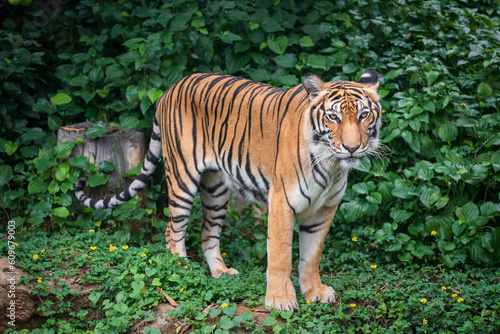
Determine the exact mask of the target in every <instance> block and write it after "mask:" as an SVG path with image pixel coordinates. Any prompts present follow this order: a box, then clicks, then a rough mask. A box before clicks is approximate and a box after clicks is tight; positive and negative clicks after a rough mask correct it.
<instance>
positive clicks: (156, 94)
mask: <svg viewBox="0 0 500 334" xmlns="http://www.w3.org/2000/svg"><path fill="white" fill-rule="evenodd" d="M162 95H163V91H162V90H160V89H156V88H151V89H150V90H148V98H149V100H150V101H151V103H155V102H156V100H158V99H159V98H160V96H162Z"/></svg>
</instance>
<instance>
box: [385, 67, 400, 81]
mask: <svg viewBox="0 0 500 334" xmlns="http://www.w3.org/2000/svg"><path fill="white" fill-rule="evenodd" d="M403 72H404V70H403V69H402V68H398V69H394V70H390V71H389V72H387V73H386V74H385V79H386V80H391V79H395V78H397V77H399V76H400V75H401V74H403Z"/></svg>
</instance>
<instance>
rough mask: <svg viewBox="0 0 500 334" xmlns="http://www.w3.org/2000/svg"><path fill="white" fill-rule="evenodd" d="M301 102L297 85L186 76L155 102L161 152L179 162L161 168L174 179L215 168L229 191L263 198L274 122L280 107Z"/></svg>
mask: <svg viewBox="0 0 500 334" xmlns="http://www.w3.org/2000/svg"><path fill="white" fill-rule="evenodd" d="M285 101H286V104H287V106H286V108H283V103H285ZM307 104H308V100H307V93H306V92H305V90H304V89H303V87H297V88H295V89H294V90H288V91H287V90H284V89H280V88H276V87H273V86H269V85H266V84H263V83H260V82H255V81H251V80H247V79H241V78H235V77H231V76H228V75H223V74H217V73H208V74H205V73H201V74H193V75H190V76H188V77H186V78H184V79H182V80H181V81H179V82H177V83H176V84H175V85H174V86H172V87H171V88H170V89H169V90H168V91H167V92H166V93H165V94H164V95H163V96H162V97H161V98H160V99H159V100H158V102H157V118H158V120H159V123H160V124H161V126H160V129H161V137H162V138H163V141H162V150H163V156H164V158H165V157H166V156H167V157H172V159H173V160H177V159H180V160H181V161H183V163H182V164H178V163H175V162H174V161H172V163H171V164H167V163H166V166H165V167H166V168H168V173H170V174H171V175H172V176H173V177H174V178H175V179H177V180H178V179H180V178H179V177H178V176H179V175H184V174H189V175H192V174H193V171H196V173H198V174H202V173H203V172H204V171H216V170H218V171H220V172H221V173H223V174H224V175H225V177H226V182H227V183H228V185H229V186H231V187H232V188H233V189H234V190H237V191H239V192H240V193H242V194H243V195H245V196H246V197H247V198H249V199H251V200H254V201H260V202H266V201H267V199H268V192H269V187H270V184H271V181H272V173H273V170H274V164H275V160H274V159H270V157H275V156H276V151H277V149H278V146H277V141H276V138H277V137H278V133H279V129H280V123H281V122H283V117H284V116H285V115H286V110H291V112H292V113H293V111H296V110H299V109H302V108H305V107H307ZM179 140H181V141H182V142H181V143H179Z"/></svg>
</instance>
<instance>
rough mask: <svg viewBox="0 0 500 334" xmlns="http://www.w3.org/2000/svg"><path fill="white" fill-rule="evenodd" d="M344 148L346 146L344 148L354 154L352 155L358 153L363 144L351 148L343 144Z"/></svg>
mask: <svg viewBox="0 0 500 334" xmlns="http://www.w3.org/2000/svg"><path fill="white" fill-rule="evenodd" d="M342 146H344V148H345V149H346V150H348V151H349V152H350V153H351V154H352V153H354V152H356V150H357V149H358V148H359V147H360V146H361V144H358V145H356V146H349V145H346V144H344V143H342Z"/></svg>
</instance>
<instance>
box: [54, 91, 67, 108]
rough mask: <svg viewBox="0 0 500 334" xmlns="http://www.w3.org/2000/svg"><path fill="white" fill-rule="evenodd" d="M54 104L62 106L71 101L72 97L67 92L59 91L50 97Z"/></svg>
mask: <svg viewBox="0 0 500 334" xmlns="http://www.w3.org/2000/svg"><path fill="white" fill-rule="evenodd" d="M50 102H52V104H53V105H56V106H60V105H62V104H67V103H70V102H71V97H70V96H69V95H68V94H65V93H59V94H56V95H54V96H52V97H51V98H50Z"/></svg>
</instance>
